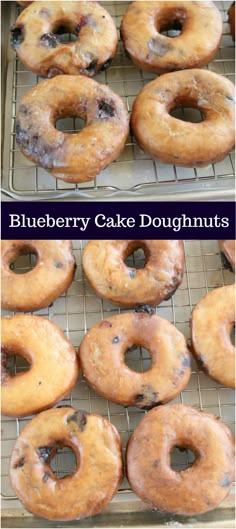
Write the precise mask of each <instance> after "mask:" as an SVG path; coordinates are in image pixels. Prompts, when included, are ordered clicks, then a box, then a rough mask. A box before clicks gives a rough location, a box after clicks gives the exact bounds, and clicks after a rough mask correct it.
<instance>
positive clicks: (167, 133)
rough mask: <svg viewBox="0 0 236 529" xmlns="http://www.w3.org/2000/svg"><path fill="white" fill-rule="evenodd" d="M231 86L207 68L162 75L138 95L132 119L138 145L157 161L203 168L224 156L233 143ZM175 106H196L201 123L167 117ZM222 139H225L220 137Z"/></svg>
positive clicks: (232, 90)
mask: <svg viewBox="0 0 236 529" xmlns="http://www.w3.org/2000/svg"><path fill="white" fill-rule="evenodd" d="M234 102H235V97H234V86H233V83H231V81H229V80H228V79H226V78H224V77H223V76H220V75H218V74H216V73H214V72H211V71H208V70H197V69H194V70H185V71H183V72H172V73H168V74H165V75H162V76H161V77H159V78H158V79H155V80H154V81H152V82H150V83H148V84H147V85H146V86H145V87H144V88H143V90H142V91H141V92H140V94H139V95H138V96H137V98H136V100H135V102H134V106H133V111H132V117H131V125H132V129H133V132H134V135H135V137H136V139H137V141H138V143H139V145H140V147H141V148H142V149H143V150H144V151H145V152H147V153H149V154H150V155H151V156H152V157H154V158H157V159H158V160H160V161H161V162H162V163H167V164H173V165H179V166H182V167H204V166H206V165H208V164H210V163H216V162H219V161H220V160H222V159H223V158H225V156H226V155H227V154H228V153H229V151H230V150H231V148H232V147H233V145H234V141H235V129H234ZM177 107H190V108H198V109H199V110H200V111H201V112H202V113H203V114H204V116H205V119H204V120H203V121H201V122H200V123H191V122H186V121H182V120H180V119H176V118H175V117H173V116H171V115H170V112H171V110H173V109H174V108H177ZM222 138H224V141H222Z"/></svg>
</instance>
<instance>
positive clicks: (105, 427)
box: [9, 406, 123, 521]
mask: <svg viewBox="0 0 236 529" xmlns="http://www.w3.org/2000/svg"><path fill="white" fill-rule="evenodd" d="M65 446H67V447H69V448H71V449H72V450H73V451H74V453H75V456H76V469H75V471H74V472H73V473H72V474H70V475H67V476H64V477H63V478H61V479H60V478H57V477H56V475H55V474H54V473H53V471H52V469H51V467H50V462H51V460H52V458H53V457H54V456H55V454H56V452H57V450H58V449H59V448H63V447H65ZM9 477H10V481H11V485H12V487H13V489H14V491H15V493H16V494H17V496H18V498H19V499H20V501H21V502H22V503H23V504H24V505H25V507H26V508H27V509H28V510H29V511H30V512H32V513H33V514H34V515H36V516H40V517H42V518H46V519H48V520H62V521H63V520H65V521H66V520H80V519H82V518H85V517H88V516H92V515H94V514H97V513H99V512H101V511H102V510H103V509H104V507H105V506H106V505H107V504H108V503H109V501H110V500H111V499H112V497H113V496H114V494H115V493H116V492H117V490H118V487H119V485H120V483H121V480H122V477H123V464H122V453H121V438H120V435H119V434H118V432H117V430H116V428H115V427H114V426H113V424H111V423H110V422H109V421H108V420H107V419H105V418H103V417H101V416H99V415H95V414H89V413H86V412H84V411H79V410H75V409H73V408H70V407H69V406H68V407H61V408H56V409H51V410H47V411H44V412H42V413H40V414H39V415H37V416H36V417H34V418H33V419H32V420H31V421H30V422H28V424H27V425H26V426H25V428H24V429H23V431H22V432H21V434H20V435H19V437H18V439H17V441H16V443H15V446H14V449H13V452H12V457H11V462H10V473H9Z"/></svg>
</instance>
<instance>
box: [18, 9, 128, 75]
mask: <svg viewBox="0 0 236 529" xmlns="http://www.w3.org/2000/svg"><path fill="white" fill-rule="evenodd" d="M57 32H58V33H72V34H73V35H76V37H77V38H76V40H75V41H72V42H66V43H63V42H60V40H59V38H58V34H57ZM11 45H12V47H13V48H14V50H15V51H16V53H17V55H18V57H19V59H20V61H21V62H22V63H23V64H24V65H25V66H26V67H27V68H29V69H30V70H31V71H32V72H35V73H36V74H38V75H41V76H42V77H54V76H55V75H58V74H69V75H77V74H81V75H87V76H88V77H93V76H94V75H96V74H97V73H98V72H100V71H103V70H106V69H107V68H108V67H109V66H110V63H111V61H112V59H113V57H114V55H115V53H116V50H117V46H118V35H117V29H116V26H115V24H114V22H113V19H112V18H111V16H110V15H109V13H108V12H107V11H106V10H105V9H104V8H103V7H101V6H100V5H99V3H98V2H69V1H67V2H59V1H58V2H48V1H46V2H43V1H40V2H32V4H31V5H30V6H29V7H27V8H26V9H25V10H24V11H22V13H20V15H19V16H18V18H17V21H16V23H15V24H14V26H12V27H11ZM78 82H79V80H78Z"/></svg>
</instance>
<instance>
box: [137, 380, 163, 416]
mask: <svg viewBox="0 0 236 529" xmlns="http://www.w3.org/2000/svg"><path fill="white" fill-rule="evenodd" d="M141 391H142V393H139V394H138V395H137V396H136V398H135V403H136V404H138V406H139V408H142V409H143V410H149V409H150V408H153V407H154V406H156V405H157V403H158V404H161V403H160V401H159V400H158V398H159V397H158V393H157V391H154V389H153V388H152V387H151V386H149V385H143V386H142V387H141Z"/></svg>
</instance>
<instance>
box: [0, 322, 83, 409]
mask: <svg viewBox="0 0 236 529" xmlns="http://www.w3.org/2000/svg"><path fill="white" fill-rule="evenodd" d="M1 345H2V380H1V384H2V385H1V393H2V413H3V414H4V415H9V416H13V417H24V416H26V415H31V414H32V413H37V412H38V411H41V410H44V409H45V408H49V407H50V406H53V405H54V404H55V403H56V402H58V401H59V400H61V399H62V398H64V397H65V396H67V395H68V394H69V393H70V391H71V389H72V388H73V386H74V385H75V382H76V379H77V377H78V361H77V357H76V353H75V350H74V347H73V346H72V345H71V343H70V342H69V341H68V340H67V338H66V337H65V336H64V334H63V332H62V331H61V329H59V327H57V325H55V324H54V323H52V322H51V321H49V320H47V319H46V318H42V317H41V316H33V315H31V314H17V315H15V316H6V317H5V318H2V342H1ZM14 355H20V356H23V357H24V358H26V359H27V360H28V362H29V364H30V369H29V370H28V371H26V372H20V373H18V374H16V375H15V376H12V375H11V374H9V373H8V371H7V368H6V361H7V357H10V356H14Z"/></svg>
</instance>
